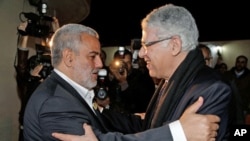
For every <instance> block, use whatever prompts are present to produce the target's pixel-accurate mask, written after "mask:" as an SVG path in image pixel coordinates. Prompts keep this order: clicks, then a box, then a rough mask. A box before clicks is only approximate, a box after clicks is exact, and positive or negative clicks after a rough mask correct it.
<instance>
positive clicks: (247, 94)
mask: <svg viewBox="0 0 250 141" xmlns="http://www.w3.org/2000/svg"><path fill="white" fill-rule="evenodd" d="M247 62H248V58H247V57H246V56H244V55H239V56H238V57H237V58H236V60H235V66H234V67H232V68H231V69H230V70H229V71H227V72H225V77H226V78H227V79H228V80H229V81H231V82H232V83H233V84H234V85H236V88H237V92H238V94H239V96H240V97H241V99H242V107H243V110H244V114H245V115H246V114H249V113H250V70H249V69H248V68H247Z"/></svg>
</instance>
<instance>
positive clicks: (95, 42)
mask: <svg viewBox="0 0 250 141" xmlns="http://www.w3.org/2000/svg"><path fill="white" fill-rule="evenodd" d="M81 41H82V43H83V46H84V47H83V48H82V49H83V50H85V51H86V50H88V51H95V52H98V53H100V50H101V47H100V41H99V39H97V38H96V37H94V36H92V35H89V34H86V33H84V34H82V35H81Z"/></svg>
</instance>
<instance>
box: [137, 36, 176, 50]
mask: <svg viewBox="0 0 250 141" xmlns="http://www.w3.org/2000/svg"><path fill="white" fill-rule="evenodd" d="M169 39H172V36H171V37H167V38H163V39H160V40H157V41H152V42H147V43H146V42H142V43H141V45H142V47H144V48H148V47H150V46H152V45H154V44H157V43H160V42H162V41H166V40H169Z"/></svg>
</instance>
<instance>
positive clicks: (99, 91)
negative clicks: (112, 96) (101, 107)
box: [95, 69, 108, 100]
mask: <svg viewBox="0 0 250 141" xmlns="http://www.w3.org/2000/svg"><path fill="white" fill-rule="evenodd" d="M106 77H107V70H106V69H100V70H99V71H98V81H97V86H96V87H95V96H96V98H98V99H101V100H103V99H106V98H107V97H108V92H107V84H106Z"/></svg>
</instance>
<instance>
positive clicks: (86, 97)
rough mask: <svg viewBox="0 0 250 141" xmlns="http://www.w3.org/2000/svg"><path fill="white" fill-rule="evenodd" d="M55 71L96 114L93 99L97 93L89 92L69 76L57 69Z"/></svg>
mask: <svg viewBox="0 0 250 141" xmlns="http://www.w3.org/2000/svg"><path fill="white" fill-rule="evenodd" d="M54 71H55V72H56V73H57V74H58V75H59V76H61V77H62V78H63V79H64V80H65V81H66V82H68V83H69V84H70V85H71V86H72V87H73V88H74V89H75V90H76V91H77V92H78V93H79V94H80V95H81V97H82V98H83V99H84V100H85V101H86V102H87V104H88V105H89V107H90V108H91V109H92V110H93V112H94V113H95V110H94V108H93V99H94V97H95V93H94V91H93V90H88V89H86V88H84V87H83V86H81V85H79V84H77V83H76V82H75V81H73V80H71V79H70V78H69V77H68V76H66V75H65V74H63V73H62V72H60V71H59V70H57V69H54Z"/></svg>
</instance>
